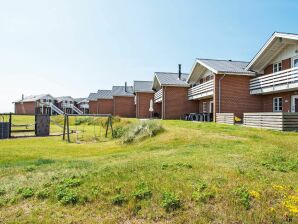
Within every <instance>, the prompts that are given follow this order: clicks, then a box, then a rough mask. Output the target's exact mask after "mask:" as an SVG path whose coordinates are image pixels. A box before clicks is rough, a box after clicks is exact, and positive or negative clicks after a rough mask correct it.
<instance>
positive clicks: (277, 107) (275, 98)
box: [273, 97, 283, 112]
mask: <svg viewBox="0 0 298 224" xmlns="http://www.w3.org/2000/svg"><path fill="white" fill-rule="evenodd" d="M275 100H278V102H277V105H275ZM279 100H281V108H279V107H280V106H279V103H280V102H279ZM282 109H283V102H282V97H274V98H273V112H282Z"/></svg>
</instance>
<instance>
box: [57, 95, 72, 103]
mask: <svg viewBox="0 0 298 224" xmlns="http://www.w3.org/2000/svg"><path fill="white" fill-rule="evenodd" d="M55 99H56V100H57V101H58V102H61V101H64V100H68V101H74V99H73V98H72V97H71V96H59V97H55Z"/></svg>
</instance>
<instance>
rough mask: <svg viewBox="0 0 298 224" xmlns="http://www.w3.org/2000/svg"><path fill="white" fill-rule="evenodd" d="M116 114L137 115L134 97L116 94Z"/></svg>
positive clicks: (123, 115)
mask: <svg viewBox="0 0 298 224" xmlns="http://www.w3.org/2000/svg"><path fill="white" fill-rule="evenodd" d="M114 115H115V116H120V117H136V105H135V102H134V97H125V96H114Z"/></svg>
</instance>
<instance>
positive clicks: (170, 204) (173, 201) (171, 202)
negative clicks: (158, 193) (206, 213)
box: [161, 192, 181, 212]
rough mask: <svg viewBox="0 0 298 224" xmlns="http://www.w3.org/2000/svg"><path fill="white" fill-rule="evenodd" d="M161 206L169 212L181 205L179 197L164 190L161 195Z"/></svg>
mask: <svg viewBox="0 0 298 224" xmlns="http://www.w3.org/2000/svg"><path fill="white" fill-rule="evenodd" d="M161 206H162V207H163V208H164V209H165V210H166V211H167V212H171V211H174V210H176V209H178V208H180V207H181V201H180V199H179V197H178V196H177V195H176V194H175V193H173V192H164V193H163V195H162V202H161Z"/></svg>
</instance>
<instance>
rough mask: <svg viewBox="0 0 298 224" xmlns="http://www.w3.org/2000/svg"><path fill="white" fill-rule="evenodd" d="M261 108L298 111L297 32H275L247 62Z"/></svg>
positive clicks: (252, 89) (255, 94)
mask: <svg viewBox="0 0 298 224" xmlns="http://www.w3.org/2000/svg"><path fill="white" fill-rule="evenodd" d="M246 69H247V70H248V71H254V72H255V73H256V74H257V77H256V78H253V79H251V80H250V85H249V90H250V94H251V95H253V96H257V97H258V99H259V100H260V104H261V108H260V111H261V112H298V35H297V34H288V33H274V34H273V35H272V36H271V38H270V39H269V40H268V41H267V42H266V43H265V44H264V46H263V47H262V48H261V49H260V51H259V52H258V53H257V54H256V56H255V57H254V58H253V59H252V60H251V62H250V63H249V64H248V65H247V67H246Z"/></svg>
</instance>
